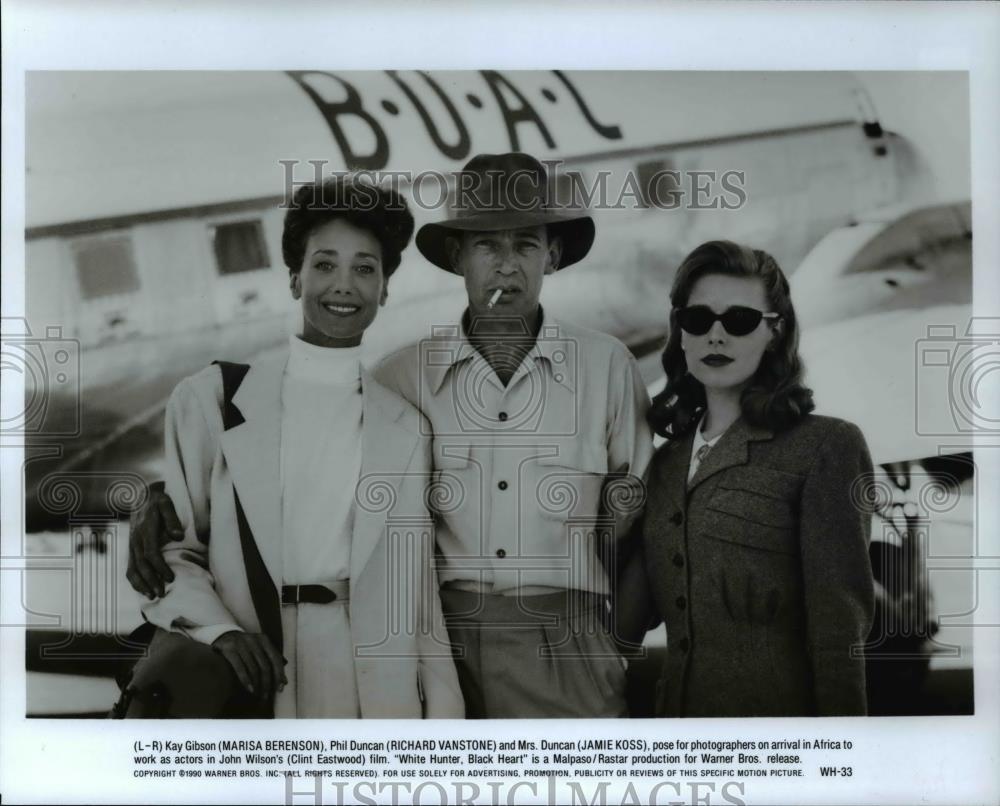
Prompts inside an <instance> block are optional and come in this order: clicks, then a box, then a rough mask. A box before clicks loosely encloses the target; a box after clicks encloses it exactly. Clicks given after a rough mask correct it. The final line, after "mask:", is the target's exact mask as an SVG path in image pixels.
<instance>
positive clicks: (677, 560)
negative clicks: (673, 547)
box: [674, 552, 684, 568]
mask: <svg viewBox="0 0 1000 806" xmlns="http://www.w3.org/2000/svg"><path fill="white" fill-rule="evenodd" d="M674 565H676V566H677V567H678V568H683V567H684V555H682V554H681V553H679V552H678V553H677V554H675V555H674Z"/></svg>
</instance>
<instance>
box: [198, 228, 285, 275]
mask: <svg viewBox="0 0 1000 806" xmlns="http://www.w3.org/2000/svg"><path fill="white" fill-rule="evenodd" d="M212 246H213V247H214V249H215V263H216V266H218V268H219V274H238V273H240V272H244V271H256V270H258V269H266V268H269V267H270V265H271V262H270V260H269V259H268V256H267V244H266V243H265V242H264V228H263V227H262V226H261V223H260V221H258V220H253V221H237V222H234V223H232V224H217V225H216V226H215V227H213V234H212Z"/></svg>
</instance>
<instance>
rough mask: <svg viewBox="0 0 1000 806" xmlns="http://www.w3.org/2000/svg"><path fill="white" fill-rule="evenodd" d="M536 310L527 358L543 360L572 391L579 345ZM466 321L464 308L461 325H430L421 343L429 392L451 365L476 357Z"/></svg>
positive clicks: (554, 322)
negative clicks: (538, 318) (538, 324)
mask: <svg viewBox="0 0 1000 806" xmlns="http://www.w3.org/2000/svg"><path fill="white" fill-rule="evenodd" d="M539 310H540V311H541V312H542V324H541V327H540V328H539V330H538V335H537V336H536V337H535V338H534V344H533V345H532V347H531V350H529V351H528V354H527V356H526V360H527V361H534V360H536V359H539V358H541V359H544V360H545V361H546V362H547V363H548V365H549V369H550V372H551V375H552V378H553V380H555V381H556V383H559V384H561V385H562V386H565V387H566V388H567V389H568V390H569V391H571V392H574V391H575V390H576V362H577V361H578V360H579V357H580V356H579V349H578V345H576V344H575V343H574V344H568V343H567V338H566V337H565V336H564V335H563V328H562V326H561V325H560V324H559V322H558V321H556V320H555V319H552V318H551V317H550V316H548V314H546V313H545V308H543V307H541V306H540V307H539ZM469 323H470V319H469V311H468V309H466V311H465V312H464V313H463V314H462V323H461V325H460V326H459V325H447V326H444V327H436V328H433V329H432V330H431V337H430V338H429V339H424V340H423V341H422V342H421V350H420V356H421V361H423V362H424V366H425V368H426V369H425V372H426V376H427V380H428V383H429V384H430V388H431V393H432V394H437V393H438V390H440V388H441V386H442V385H443V384H444V379H445V378H446V377H447V376H448V372H449V370H451V368H452V367H456V366H458V365H459V364H461V363H462V362H464V361H468V360H470V359H472V358H474V357H475V355H476V348H475V347H473V345H472V343H471V342H470V341H469V338H468V335H467V334H468V327H469ZM525 338H528V337H525Z"/></svg>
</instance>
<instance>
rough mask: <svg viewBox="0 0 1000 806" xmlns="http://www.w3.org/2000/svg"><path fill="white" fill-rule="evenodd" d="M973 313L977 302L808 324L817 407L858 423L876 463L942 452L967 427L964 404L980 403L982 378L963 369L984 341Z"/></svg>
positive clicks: (805, 350)
mask: <svg viewBox="0 0 1000 806" xmlns="http://www.w3.org/2000/svg"><path fill="white" fill-rule="evenodd" d="M971 316H972V306H971V305H940V306H936V307H928V308H919V309H909V310H897V311H886V312H879V313H874V314H869V315H867V316H861V317H858V318H855V319H848V320H845V321H840V322H835V323H833V324H828V325H824V326H821V327H818V328H814V329H811V330H806V331H804V332H803V334H802V343H801V353H802V356H803V359H804V361H805V364H806V382H807V384H808V385H809V386H810V387H811V388H812V389H813V391H814V393H815V400H816V411H817V413H819V414H828V415H831V416H836V417H842V418H844V419H846V420H850V421H851V422H854V423H856V424H857V425H858V426H859V427H860V428H861V430H862V432H863V433H864V435H865V438H866V439H867V440H868V445H869V448H870V450H871V452H872V459H873V460H874V462H875V463H876V464H885V463H887V462H896V461H905V460H909V459H919V458H923V457H926V456H937V455H938V454H939V453H940V449H943V448H945V447H946V445H947V444H948V442H949V437H950V441H951V442H952V443H954V442H956V441H957V438H958V437H960V436H961V435H962V434H963V433H964V428H963V426H964V425H965V422H964V420H963V417H964V418H965V419H968V415H969V414H970V412H965V414H963V409H964V408H968V406H969V405H970V404H974V399H970V398H969V395H974V393H975V378H973V377H969V376H967V375H966V374H963V373H962V372H961V369H962V362H963V356H965V355H966V353H967V351H968V350H969V349H976V345H977V344H978V342H976V341H970V340H969V339H967V338H966V331H967V326H968V324H969V322H970V319H971ZM980 349H981V348H980ZM956 371H957V372H958V374H957V375H956ZM970 383H971V384H972V385H971V386H969V385H968V384H970Z"/></svg>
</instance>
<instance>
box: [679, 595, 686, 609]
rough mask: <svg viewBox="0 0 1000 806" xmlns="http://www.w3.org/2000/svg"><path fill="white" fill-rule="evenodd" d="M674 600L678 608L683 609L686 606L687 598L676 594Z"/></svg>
mask: <svg viewBox="0 0 1000 806" xmlns="http://www.w3.org/2000/svg"><path fill="white" fill-rule="evenodd" d="M676 602H677V609H678V610H683V609H684V608H685V607H687V599H685V598H684V597H683V596H678V597H677V599H676Z"/></svg>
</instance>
